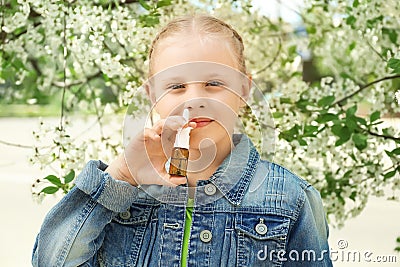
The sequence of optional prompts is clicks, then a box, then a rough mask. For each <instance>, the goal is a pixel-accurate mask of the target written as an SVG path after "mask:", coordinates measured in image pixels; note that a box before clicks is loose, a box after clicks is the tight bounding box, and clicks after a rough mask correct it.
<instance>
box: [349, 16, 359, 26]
mask: <svg viewBox="0 0 400 267" xmlns="http://www.w3.org/2000/svg"><path fill="white" fill-rule="evenodd" d="M356 21H357V19H356V17H354V16H349V17H347V19H346V24H347V25H350V26H351V27H352V28H353V24H354V23H355V22H356Z"/></svg>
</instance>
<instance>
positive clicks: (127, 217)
mask: <svg viewBox="0 0 400 267" xmlns="http://www.w3.org/2000/svg"><path fill="white" fill-rule="evenodd" d="M119 217H121V218H122V219H124V220H127V219H129V218H130V217H131V213H130V212H129V211H124V212H121V213H120V214H119Z"/></svg>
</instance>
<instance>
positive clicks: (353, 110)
mask: <svg viewBox="0 0 400 267" xmlns="http://www.w3.org/2000/svg"><path fill="white" fill-rule="evenodd" d="M356 112H357V105H354V106H352V107H350V108H348V109H347V110H346V117H351V116H354V114H356Z"/></svg>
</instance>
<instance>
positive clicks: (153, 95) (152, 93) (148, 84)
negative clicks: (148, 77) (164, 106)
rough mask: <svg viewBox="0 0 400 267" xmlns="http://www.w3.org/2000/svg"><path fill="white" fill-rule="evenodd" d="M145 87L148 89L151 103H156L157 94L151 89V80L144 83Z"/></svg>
mask: <svg viewBox="0 0 400 267" xmlns="http://www.w3.org/2000/svg"><path fill="white" fill-rule="evenodd" d="M143 87H144V89H145V90H146V93H147V96H148V97H149V99H150V102H151V104H152V105H154V104H155V103H156V96H155V94H154V92H153V90H151V85H150V81H146V83H144V84H143Z"/></svg>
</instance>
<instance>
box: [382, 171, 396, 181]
mask: <svg viewBox="0 0 400 267" xmlns="http://www.w3.org/2000/svg"><path fill="white" fill-rule="evenodd" d="M395 175H396V170H394V171H390V172H387V173H385V174H384V175H383V179H384V180H385V181H386V180H387V179H389V178H392V177H393V176H395Z"/></svg>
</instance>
